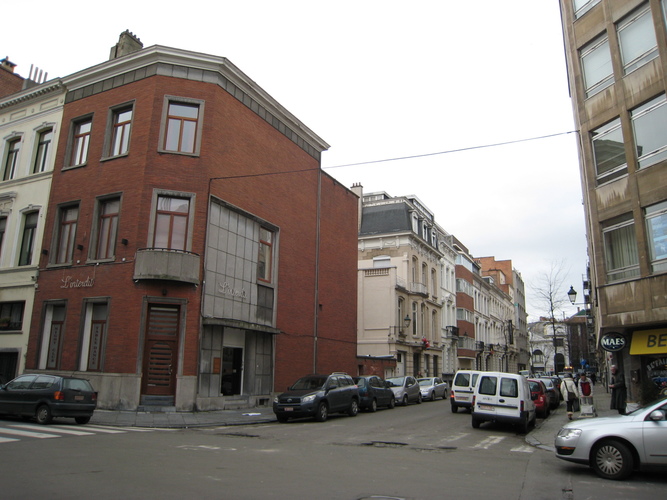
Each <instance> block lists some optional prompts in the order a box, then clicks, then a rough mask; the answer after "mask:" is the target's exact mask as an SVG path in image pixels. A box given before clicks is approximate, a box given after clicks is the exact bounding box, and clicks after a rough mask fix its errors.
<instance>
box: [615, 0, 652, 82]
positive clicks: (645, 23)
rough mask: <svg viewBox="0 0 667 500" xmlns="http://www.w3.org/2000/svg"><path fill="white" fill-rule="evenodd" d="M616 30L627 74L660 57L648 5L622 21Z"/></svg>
mask: <svg viewBox="0 0 667 500" xmlns="http://www.w3.org/2000/svg"><path fill="white" fill-rule="evenodd" d="M616 30H617V32H618V43H619V46H620V49H621V59H622V61H623V70H624V72H625V74H628V73H631V72H633V71H635V70H636V69H637V68H640V67H641V66H643V65H644V64H646V63H647V62H649V61H651V60H652V59H655V58H656V57H658V44H657V42H656V38H655V28H654V26H653V17H652V16H651V9H650V6H649V5H648V3H647V4H646V6H645V7H644V8H642V9H639V10H638V11H636V12H634V13H632V14H631V15H630V16H629V17H628V18H626V19H624V20H623V21H621V22H620V23H619V24H618V26H617V28H616Z"/></svg>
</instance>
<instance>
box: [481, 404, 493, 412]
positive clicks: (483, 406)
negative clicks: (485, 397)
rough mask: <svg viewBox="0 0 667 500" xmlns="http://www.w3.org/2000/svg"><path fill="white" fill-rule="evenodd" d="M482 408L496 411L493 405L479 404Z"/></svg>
mask: <svg viewBox="0 0 667 500" xmlns="http://www.w3.org/2000/svg"><path fill="white" fill-rule="evenodd" d="M478 407H479V409H480V410H486V411H494V408H493V406H491V405H478Z"/></svg>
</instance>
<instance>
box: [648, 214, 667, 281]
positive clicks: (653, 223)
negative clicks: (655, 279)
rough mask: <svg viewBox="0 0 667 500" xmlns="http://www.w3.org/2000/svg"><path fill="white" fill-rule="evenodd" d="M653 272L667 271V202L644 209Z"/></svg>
mask: <svg viewBox="0 0 667 500" xmlns="http://www.w3.org/2000/svg"><path fill="white" fill-rule="evenodd" d="M644 214H645V219H646V239H647V241H648V249H649V256H650V258H651V267H652V271H653V272H654V273H655V272H663V271H667V201H662V202H660V203H656V204H655V205H651V206H648V207H646V208H645V209H644Z"/></svg>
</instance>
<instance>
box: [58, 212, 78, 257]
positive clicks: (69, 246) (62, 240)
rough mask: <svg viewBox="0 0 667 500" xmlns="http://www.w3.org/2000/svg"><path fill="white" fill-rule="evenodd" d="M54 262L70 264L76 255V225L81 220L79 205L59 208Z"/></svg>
mask: <svg viewBox="0 0 667 500" xmlns="http://www.w3.org/2000/svg"><path fill="white" fill-rule="evenodd" d="M57 217H58V219H57V224H58V225H57V227H56V245H55V249H56V252H55V260H54V261H53V263H54V264H69V263H71V262H72V259H73V257H74V246H75V242H76V227H77V224H78V222H79V205H78V204H77V205H69V206H63V207H60V208H59V209H58V216H57Z"/></svg>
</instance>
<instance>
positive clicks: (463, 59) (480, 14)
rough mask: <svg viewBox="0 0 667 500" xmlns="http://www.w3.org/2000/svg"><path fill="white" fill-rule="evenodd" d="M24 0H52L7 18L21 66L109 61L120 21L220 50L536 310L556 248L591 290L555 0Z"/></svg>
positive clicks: (156, 39) (9, 40) (69, 69)
mask: <svg viewBox="0 0 667 500" xmlns="http://www.w3.org/2000/svg"><path fill="white" fill-rule="evenodd" d="M29 5H30V8H31V10H33V11H34V12H41V13H42V15H30V16H24V15H22V16H19V17H15V18H14V19H13V20H12V22H10V23H4V24H3V27H2V30H1V31H0V56H1V57H4V56H8V57H9V59H10V61H12V62H13V63H15V64H17V67H16V71H17V72H18V73H19V74H20V75H21V76H24V77H27V76H28V74H29V72H30V67H31V65H34V66H35V67H37V68H39V69H41V70H43V71H45V72H48V78H49V79H51V78H55V77H59V76H66V75H69V74H71V73H74V72H76V71H79V70H82V69H84V68H87V67H89V66H93V65H95V64H98V63H101V62H104V61H106V60H107V59H108V57H109V50H110V48H111V47H112V46H113V45H115V44H116V43H117V41H118V37H119V35H120V33H121V32H123V31H124V30H126V29H129V30H130V31H131V32H132V33H134V34H135V35H136V36H138V37H139V38H140V39H141V41H142V42H143V44H144V47H149V46H152V45H166V46H170V47H177V48H180V49H186V50H193V51H197V52H204V53H208V54H214V55H217V56H223V57H226V58H228V59H229V60H230V61H231V62H232V63H233V64H235V65H236V66H238V67H239V68H240V69H241V70H242V71H243V72H244V73H246V74H247V75H248V76H249V77H250V78H251V79H253V80H254V81H255V82H256V83H257V84H258V85H259V86H261V87H262V88H263V89H264V90H265V91H266V92H268V93H269V94H270V95H271V96H273V97H274V98H275V99H276V100H277V101H278V102H280V103H281V104H282V105H283V106H284V107H285V108H287V109H288V110H289V111H290V112H291V113H293V114H294V115H295V116H296V117H297V118H298V119H299V120H300V121H301V122H303V123H304V124H305V125H306V126H307V127H309V128H310V129H311V130H313V131H314V132H315V133H316V134H317V135H319V136H320V137H321V138H322V139H324V140H325V141H326V142H327V143H328V144H330V146H331V148H330V149H329V150H328V151H327V152H325V153H324V154H323V159H322V166H323V167H324V169H325V170H326V171H327V172H328V173H329V174H330V175H332V176H333V177H335V178H336V179H338V180H339V181H340V182H341V183H342V184H344V185H346V186H348V187H351V186H352V184H353V183H357V182H358V183H361V184H362V185H363V187H364V191H365V192H371V191H386V192H387V193H389V194H390V195H391V196H402V195H409V194H414V195H416V196H417V197H418V198H419V199H420V200H421V201H422V202H423V203H424V204H425V205H426V206H427V207H428V208H429V209H431V210H432V211H433V212H434V214H435V217H436V221H437V222H438V223H439V224H440V225H441V226H442V227H443V228H444V229H445V230H446V231H448V232H449V233H452V234H454V235H456V236H457V237H458V238H459V239H460V240H461V241H462V242H463V243H464V244H465V245H466V246H467V247H468V249H469V250H470V252H471V253H472V255H473V256H475V257H484V256H489V255H493V256H495V257H496V259H499V260H505V259H511V260H512V262H513V265H514V267H515V268H516V269H517V270H518V271H520V272H521V274H522V277H523V279H524V281H525V283H526V293H527V299H528V312H529V314H530V317H529V321H530V320H533V321H534V320H536V319H537V317H538V316H539V315H541V314H545V313H546V312H547V311H546V309H545V307H544V306H543V305H542V304H539V303H537V302H536V301H535V299H534V296H533V294H532V293H531V285H533V284H535V283H536V281H537V279H538V277H539V276H540V275H541V274H544V273H548V272H549V270H550V268H551V266H552V264H553V263H562V266H563V268H564V270H565V271H566V276H567V278H566V279H565V283H564V286H563V295H564V294H565V293H566V292H567V290H568V289H569V286H570V285H574V287H575V289H576V290H577V292H578V293H579V299H582V296H583V294H582V289H581V281H582V275H583V274H584V273H585V271H586V264H587V256H586V239H585V233H584V215H583V205H582V190H581V181H580V177H579V164H578V158H577V146H576V142H577V135H576V134H575V133H573V131H574V122H573V118H572V105H571V101H570V97H569V92H568V84H567V75H566V68H565V58H564V48H563V36H562V31H561V25H560V11H559V6H558V1H557V0H512V1H499V0H477V1H475V2H471V1H460V0H457V1H455V0H426V1H422V0H412V1H409V2H408V1H393V0H303V1H292V0H280V1H269V0H263V1H260V0H256V1H253V0H243V1H238V0H236V1H229V0H216V1H213V0H211V1H202V0H190V1H187V2H182V1H179V2H175V1H160V2H158V1H152V0H150V1H149V0H134V1H132V2H130V1H126V0H117V1H115V2H113V3H112V4H108V5H106V6H104V7H102V5H101V4H97V3H95V2H90V1H89V0H86V1H82V0H70V1H69V2H67V3H66V4H63V5H62V6H60V7H58V8H54V4H53V3H52V2H51V1H49V2H47V1H44V0H32V1H31V2H30V3H29ZM44 13H48V15H44ZM497 144H504V145H497ZM494 145H497V146H494ZM406 157H409V158H406ZM398 158H405V159H398ZM378 160H391V161H383V162H378ZM364 162H370V163H365V164H361V163H364ZM350 164H355V165H353V166H346V165H350ZM575 311H576V309H574V308H565V312H566V313H568V314H571V313H573V312H575Z"/></svg>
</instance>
